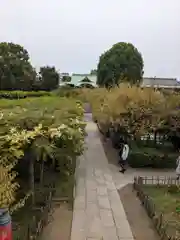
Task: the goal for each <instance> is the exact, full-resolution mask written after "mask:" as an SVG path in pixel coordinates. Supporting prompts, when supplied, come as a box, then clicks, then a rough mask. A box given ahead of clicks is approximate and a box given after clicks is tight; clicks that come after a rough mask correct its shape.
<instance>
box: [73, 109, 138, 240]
mask: <svg viewBox="0 0 180 240" xmlns="http://www.w3.org/2000/svg"><path fill="white" fill-rule="evenodd" d="M85 119H86V121H87V127H86V132H87V134H88V135H87V137H86V141H85V142H86V145H87V147H88V148H86V149H85V151H84V154H83V156H81V157H80V158H79V160H78V162H77V166H76V174H75V178H76V184H75V191H74V194H75V200H74V210H73V221H72V230H71V240H134V238H133V236H132V232H131V229H130V226H129V223H128V220H127V218H126V214H125V211H124V208H123V205H122V203H121V200H120V198H119V195H118V192H117V189H116V186H115V184H114V182H113V177H112V175H111V171H110V169H109V166H108V161H107V158H106V155H105V153H104V149H103V146H102V143H101V141H100V138H99V135H98V128H97V126H96V124H95V123H93V122H92V121H91V115H90V114H86V115H85Z"/></svg>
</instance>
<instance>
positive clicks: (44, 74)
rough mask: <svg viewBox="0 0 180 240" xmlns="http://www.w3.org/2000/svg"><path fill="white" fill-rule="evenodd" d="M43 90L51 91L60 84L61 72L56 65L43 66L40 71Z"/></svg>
mask: <svg viewBox="0 0 180 240" xmlns="http://www.w3.org/2000/svg"><path fill="white" fill-rule="evenodd" d="M39 78H40V80H39V82H40V83H41V84H40V85H41V90H44V91H51V90H54V89H56V88H57V87H58V86H59V73H58V72H57V71H56V69H55V67H49V66H46V67H41V68H40V72H39Z"/></svg>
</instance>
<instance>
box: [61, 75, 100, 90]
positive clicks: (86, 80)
mask: <svg viewBox="0 0 180 240" xmlns="http://www.w3.org/2000/svg"><path fill="white" fill-rule="evenodd" d="M96 81H97V75H96V74H75V73H73V74H72V76H71V81H69V82H68V83H66V82H61V83H60V85H61V86H64V85H66V84H72V85H74V86H76V87H83V86H85V87H88V86H89V87H96V86H97V85H96Z"/></svg>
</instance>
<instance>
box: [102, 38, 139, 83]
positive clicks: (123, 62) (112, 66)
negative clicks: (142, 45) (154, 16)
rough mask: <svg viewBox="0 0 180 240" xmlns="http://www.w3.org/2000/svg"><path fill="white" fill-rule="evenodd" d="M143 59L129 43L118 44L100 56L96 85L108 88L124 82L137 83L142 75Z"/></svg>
mask: <svg viewBox="0 0 180 240" xmlns="http://www.w3.org/2000/svg"><path fill="white" fill-rule="evenodd" d="M143 67H144V63H143V58H142V55H141V53H140V52H139V51H138V50H137V48H135V47H134V46H133V45H132V44H131V43H125V42H119V43H117V44H115V45H113V46H112V48H110V49H109V50H108V51H106V52H105V53H103V54H102V55H101V56H100V59H99V64H98V69H97V84H98V85H99V86H105V87H110V86H114V85H118V84H119V83H120V81H122V80H126V81H128V82H130V83H131V84H135V83H138V82H139V81H141V79H142V75H143Z"/></svg>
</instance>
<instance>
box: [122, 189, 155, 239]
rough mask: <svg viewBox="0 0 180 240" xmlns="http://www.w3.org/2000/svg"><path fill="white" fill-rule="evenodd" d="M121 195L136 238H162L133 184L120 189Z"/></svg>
mask: <svg viewBox="0 0 180 240" xmlns="http://www.w3.org/2000/svg"><path fill="white" fill-rule="evenodd" d="M119 195H120V198H121V201H122V203H123V206H124V210H125V212H126V215H127V219H128V221H129V224H130V226H131V230H132V233H133V235H134V238H135V239H137V240H144V239H146V240H160V237H159V236H158V234H157V232H156V230H155V229H154V226H153V223H152V221H151V219H150V218H149V217H148V216H147V213H146V211H145V209H144V207H143V206H142V205H141V202H140V201H139V199H138V198H137V197H136V192H135V191H133V187H132V185H131V184H128V185H127V186H125V187H124V188H122V189H120V190H119Z"/></svg>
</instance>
